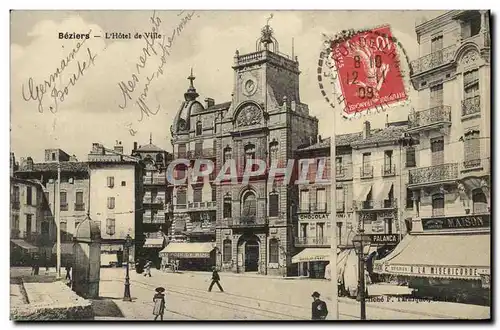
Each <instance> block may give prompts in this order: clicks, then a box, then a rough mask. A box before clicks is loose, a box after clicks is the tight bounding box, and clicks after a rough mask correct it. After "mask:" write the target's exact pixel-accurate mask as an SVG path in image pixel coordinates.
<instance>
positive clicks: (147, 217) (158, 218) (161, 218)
mask: <svg viewBox="0 0 500 330" xmlns="http://www.w3.org/2000/svg"><path fill="white" fill-rule="evenodd" d="M142 222H143V223H165V215H164V214H154V215H153V214H144V215H143V216H142Z"/></svg>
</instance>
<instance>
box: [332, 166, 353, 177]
mask: <svg viewBox="0 0 500 330" xmlns="http://www.w3.org/2000/svg"><path fill="white" fill-rule="evenodd" d="M335 178H336V179H337V180H348V179H352V166H337V167H336V172H335Z"/></svg>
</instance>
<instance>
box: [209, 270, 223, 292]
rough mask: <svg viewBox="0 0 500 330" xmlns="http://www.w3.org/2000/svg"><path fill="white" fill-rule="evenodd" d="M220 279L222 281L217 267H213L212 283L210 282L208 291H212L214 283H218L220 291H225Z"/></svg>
mask: <svg viewBox="0 0 500 330" xmlns="http://www.w3.org/2000/svg"><path fill="white" fill-rule="evenodd" d="M219 281H220V276H219V273H218V272H217V268H215V267H212V283H210V286H209V287H208V292H211V291H212V287H213V286H214V284H217V286H218V287H219V290H220V292H224V289H223V288H222V286H221V285H220V283H219Z"/></svg>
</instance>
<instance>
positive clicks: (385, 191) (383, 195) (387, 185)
mask: <svg viewBox="0 0 500 330" xmlns="http://www.w3.org/2000/svg"><path fill="white" fill-rule="evenodd" d="M391 188H392V182H384V185H383V186H382V190H381V191H380V194H379V195H378V198H377V200H379V201H383V200H386V199H389V192H390V191H391Z"/></svg>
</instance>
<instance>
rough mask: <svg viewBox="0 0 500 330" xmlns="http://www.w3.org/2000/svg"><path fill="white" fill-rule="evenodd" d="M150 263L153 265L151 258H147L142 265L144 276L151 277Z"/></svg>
mask: <svg viewBox="0 0 500 330" xmlns="http://www.w3.org/2000/svg"><path fill="white" fill-rule="evenodd" d="M152 265H153V263H152V262H151V260H148V261H147V262H146V264H145V265H144V276H147V275H149V277H151V266H152Z"/></svg>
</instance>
